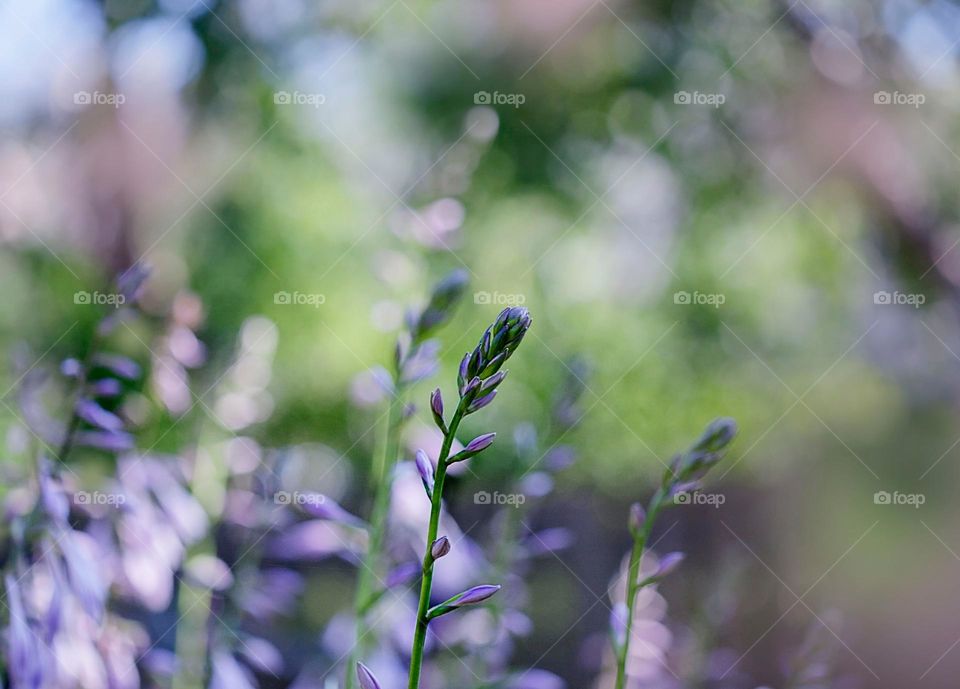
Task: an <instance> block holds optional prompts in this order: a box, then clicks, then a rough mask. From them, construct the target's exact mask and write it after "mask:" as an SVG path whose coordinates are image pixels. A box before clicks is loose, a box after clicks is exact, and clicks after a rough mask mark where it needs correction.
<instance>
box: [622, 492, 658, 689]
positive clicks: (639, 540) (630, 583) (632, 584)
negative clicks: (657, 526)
mask: <svg viewBox="0 0 960 689" xmlns="http://www.w3.org/2000/svg"><path fill="white" fill-rule="evenodd" d="M663 496H664V495H663V491H662V490H658V491H657V492H656V493H654V495H653V497H652V498H651V499H650V506H649V507H648V509H647V518H646V519H645V520H644V522H643V526H642V527H641V528H640V532H639V533H638V534H636V536H635V537H634V539H633V550H632V551H631V552H630V566H629V568H628V571H627V619H626V621H625V634H624V637H623V644H621V646H620V648H619V649H618V650H617V682H616V684H615V685H614V688H615V689H623V688H624V686H626V682H627V657H628V656H629V652H630V635H631V634H632V632H633V615H634V611H635V609H636V607H637V594H638V593H640V589H642V588H643V587H644V586H646V585H647V584H649V583H651V582H649V581H646V580H645V581H640V561H641V560H642V559H643V551H644V550H645V549H646V547H647V541H648V540H649V539H650V531H651V529H652V528H653V522H654V520H655V519H656V517H657V513H658V512H659V511H660V508H661V507H662V506H663Z"/></svg>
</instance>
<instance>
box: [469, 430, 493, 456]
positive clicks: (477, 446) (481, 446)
mask: <svg viewBox="0 0 960 689" xmlns="http://www.w3.org/2000/svg"><path fill="white" fill-rule="evenodd" d="M496 437H497V434H496V433H484V434H483V435H478V436H477V437H476V438H474V439H473V440H471V441H470V442H469V443H467V446H466V447H465V448H463V451H464V452H469V453H470V454H471V455H475V454H477V453H478V452H482V451H484V450H486V449H487V448H488V447H490V446H491V445H492V444H493V439H494V438H496Z"/></svg>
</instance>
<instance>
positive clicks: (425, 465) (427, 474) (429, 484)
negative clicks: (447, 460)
mask: <svg viewBox="0 0 960 689" xmlns="http://www.w3.org/2000/svg"><path fill="white" fill-rule="evenodd" d="M415 461H416V464H417V471H418V472H419V473H420V480H421V481H423V487H424V489H425V490H426V491H427V496H428V497H431V498H432V497H433V481H434V478H433V463H432V462H431V461H430V458H429V457H427V453H426V452H424V451H423V450H417V454H416V460H415Z"/></svg>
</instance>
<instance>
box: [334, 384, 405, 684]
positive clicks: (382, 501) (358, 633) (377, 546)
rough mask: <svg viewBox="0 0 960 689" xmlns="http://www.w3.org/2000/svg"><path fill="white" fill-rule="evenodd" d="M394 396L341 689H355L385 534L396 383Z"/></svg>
mask: <svg viewBox="0 0 960 689" xmlns="http://www.w3.org/2000/svg"><path fill="white" fill-rule="evenodd" d="M396 385H397V391H396V394H395V395H394V396H393V398H392V399H391V400H390V408H389V410H388V411H387V420H386V428H385V429H384V432H383V434H382V435H381V440H380V442H379V447H378V448H377V453H376V456H375V459H374V467H373V475H374V481H375V485H376V489H375V493H374V498H373V508H372V509H371V512H370V540H369V542H368V545H367V552H366V554H365V555H364V557H363V561H362V563H361V565H360V571H359V573H358V577H357V589H356V593H355V595H354V603H353V609H354V614H355V616H356V625H355V631H354V639H353V647H352V648H351V649H350V657H349V659H348V660H347V666H346V677H345V686H346V689H355V687H356V686H357V674H356V672H355V669H356V666H357V662H358V661H359V660H360V654H361V652H362V650H363V649H362V647H363V640H364V638H365V637H366V636H367V634H368V633H369V631H370V629H369V625H368V624H367V614H366V613H367V611H368V610H369V608H370V602H371V599H372V598H373V596H374V595H375V592H374V590H373V588H374V578H377V577H379V574H378V572H379V569H380V567H379V565H380V556H381V551H382V550H383V542H384V539H385V538H386V532H387V516H388V513H389V511H390V491H391V488H392V481H391V480H390V477H391V475H392V471H393V465H394V463H395V462H396V459H397V455H398V449H399V444H400V425H401V422H402V420H403V389H402V387H401V386H400V384H399V382H398V383H397V384H396Z"/></svg>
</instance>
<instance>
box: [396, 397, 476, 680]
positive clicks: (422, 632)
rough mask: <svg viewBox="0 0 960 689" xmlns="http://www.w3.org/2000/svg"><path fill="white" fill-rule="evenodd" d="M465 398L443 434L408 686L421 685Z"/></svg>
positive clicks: (424, 558) (425, 550) (431, 503)
mask: <svg viewBox="0 0 960 689" xmlns="http://www.w3.org/2000/svg"><path fill="white" fill-rule="evenodd" d="M468 403H469V402H467V403H465V402H464V400H463V399H461V401H460V404H459V405H457V411H456V412H455V413H454V415H453V418H452V419H451V420H450V426H449V428H448V429H447V432H446V433H445V434H444V437H443V446H442V447H441V448H440V456H439V457H438V458H437V473H436V477H435V479H434V486H433V495H432V496H431V499H430V525H429V526H428V527H427V544H426V548H425V549H424V555H423V577H422V579H421V581H420V603H419V605H418V606H417V627H416V630H415V632H414V636H413V650H412V651H411V652H410V681H409V682H408V684H407V686H408V689H418V688H419V686H420V669H421V666H422V665H423V647H424V644H425V643H426V640H427V625H428V624H429V623H430V620H429V619H428V617H427V611H428V610H429V609H430V593H431V589H432V588H433V563H434V558H433V554H432V553H431V548H430V546H431V545H432V544H433V542H434V541H435V540H437V529H438V527H439V525H440V510H441V507H442V506H443V483H444V480H445V479H446V477H447V460H448V459H449V457H450V446H451V445H452V444H453V440H454V438H455V437H456V434H457V428H458V427H459V426H460V421H461V419H463V416H464V414H465V413H466V409H467V404H468Z"/></svg>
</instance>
